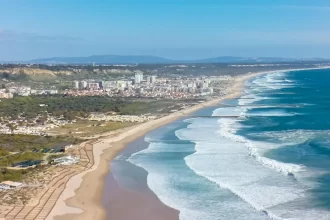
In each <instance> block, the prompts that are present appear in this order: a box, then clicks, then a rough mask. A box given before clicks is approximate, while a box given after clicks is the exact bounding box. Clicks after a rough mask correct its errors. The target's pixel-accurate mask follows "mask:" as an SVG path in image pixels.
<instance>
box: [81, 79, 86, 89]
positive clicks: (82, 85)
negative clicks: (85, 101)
mask: <svg viewBox="0 0 330 220" xmlns="http://www.w3.org/2000/svg"><path fill="white" fill-rule="evenodd" d="M86 88H87V82H86V81H80V82H79V89H86Z"/></svg>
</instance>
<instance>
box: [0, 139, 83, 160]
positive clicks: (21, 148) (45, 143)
mask: <svg viewBox="0 0 330 220" xmlns="http://www.w3.org/2000/svg"><path fill="white" fill-rule="evenodd" d="M81 142H82V140H79V139H77V138H74V137H70V136H68V135H66V136H56V137H55V136H36V135H23V134H0V154H4V155H5V154H6V151H9V152H26V151H29V150H34V149H42V148H57V147H63V146H66V145H70V144H77V143H81ZM1 152H2V153H1Z"/></svg>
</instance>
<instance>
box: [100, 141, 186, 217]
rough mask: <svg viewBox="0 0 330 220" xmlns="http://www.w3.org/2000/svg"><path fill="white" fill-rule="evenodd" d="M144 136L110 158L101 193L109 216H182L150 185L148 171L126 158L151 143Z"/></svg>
mask: <svg viewBox="0 0 330 220" xmlns="http://www.w3.org/2000/svg"><path fill="white" fill-rule="evenodd" d="M144 137H145V136H141V137H139V138H138V139H136V140H134V141H132V142H130V143H128V144H127V145H125V148H124V149H123V150H122V151H121V152H120V153H119V154H118V155H117V157H116V158H114V159H113V160H112V161H111V165H110V167H111V172H109V173H108V174H107V175H106V177H105V180H104V183H105V185H104V189H103V194H102V205H103V206H104V208H105V211H106V219H107V220H113V219H116V220H127V219H136V220H145V219H153V220H179V214H180V213H179V211H178V210H176V209H173V208H171V207H169V206H167V205H165V204H164V203H163V202H162V201H161V200H160V199H159V198H158V196H157V195H156V194H155V193H154V192H153V191H152V190H151V189H150V188H149V186H148V182H147V177H148V172H147V171H146V170H145V169H143V168H141V167H139V166H136V165H134V164H132V163H130V162H129V161H127V159H128V158H129V157H130V156H131V155H132V154H134V153H136V152H139V151H141V150H144V149H147V148H148V147H149V143H148V142H146V141H145V140H144ZM127 210H129V212H128V211H127Z"/></svg>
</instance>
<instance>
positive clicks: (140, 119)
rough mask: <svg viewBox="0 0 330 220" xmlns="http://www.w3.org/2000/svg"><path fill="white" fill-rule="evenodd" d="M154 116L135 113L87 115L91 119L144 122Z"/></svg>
mask: <svg viewBox="0 0 330 220" xmlns="http://www.w3.org/2000/svg"><path fill="white" fill-rule="evenodd" d="M155 118H156V116H146V115H141V116H136V115H105V114H92V115H91V116H90V117H89V120H91V121H116V122H145V121H149V120H153V119H155Z"/></svg>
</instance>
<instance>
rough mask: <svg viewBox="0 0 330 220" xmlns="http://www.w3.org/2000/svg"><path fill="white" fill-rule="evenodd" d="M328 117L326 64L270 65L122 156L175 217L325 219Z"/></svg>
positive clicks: (328, 212)
mask: <svg viewBox="0 0 330 220" xmlns="http://www.w3.org/2000/svg"><path fill="white" fill-rule="evenodd" d="M202 116H214V117H202ZM329 116H330V70H328V69H323V70H303V71H287V72H283V71H274V72H272V73H269V74H266V75H262V76H258V77H256V78H254V79H251V80H249V81H248V82H246V83H245V88H244V95H243V96H242V97H239V98H237V99H232V100H226V101H224V102H223V103H222V104H221V105H220V104H219V106H217V107H208V108H205V109H202V110H200V111H198V112H196V113H195V114H194V116H193V117H190V118H183V119H181V120H177V121H175V122H173V123H170V124H168V125H166V126H163V127H161V128H158V129H156V130H153V131H152V132H149V133H148V134H147V135H146V136H145V138H144V141H146V142H147V143H149V146H148V148H146V149H144V150H142V151H139V152H136V153H134V154H132V155H131V156H130V157H129V158H128V159H127V161H129V162H130V163H132V164H134V165H136V166H139V167H141V168H143V169H144V170H146V171H147V172H148V176H147V183H148V186H149V188H150V189H151V190H152V191H153V192H154V193H155V194H156V195H157V196H158V197H159V199H160V200H161V201H162V202H163V203H164V204H166V205H167V206H170V207H172V208H175V209H177V210H179V211H180V219H182V220H195V219H196V220H197V219H198V220H200V219H203V220H220V219H223V220H232V219H235V220H236V219H237V220H261V219H300V220H305V219H306V220H307V219H308V220H314V219H318V220H323V219H324V220H325V219H327V220H328V219H330V187H329V186H330V169H329V168H330V117H329Z"/></svg>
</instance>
